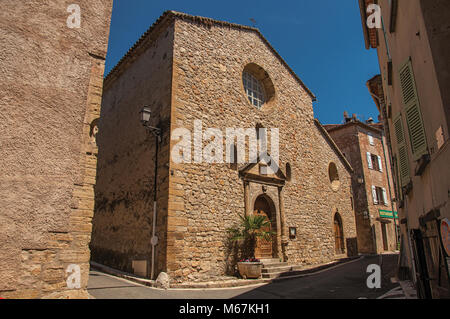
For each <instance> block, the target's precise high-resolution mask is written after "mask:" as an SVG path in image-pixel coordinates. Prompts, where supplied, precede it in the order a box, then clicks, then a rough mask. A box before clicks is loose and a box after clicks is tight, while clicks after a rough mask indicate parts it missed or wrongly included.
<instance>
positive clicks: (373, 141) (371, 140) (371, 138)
mask: <svg viewBox="0 0 450 319" xmlns="http://www.w3.org/2000/svg"><path fill="white" fill-rule="evenodd" d="M367 136H368V137H369V144H370V145H372V146H373V145H375V140H374V139H373V135H372V134H371V133H369V134H367Z"/></svg>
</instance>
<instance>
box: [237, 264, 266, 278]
mask: <svg viewBox="0 0 450 319" xmlns="http://www.w3.org/2000/svg"><path fill="white" fill-rule="evenodd" d="M262 266H263V265H262V263H260V262H257V263H251V262H239V263H238V270H239V274H240V275H241V276H242V278H244V279H247V278H250V279H258V278H260V277H261V270H262Z"/></svg>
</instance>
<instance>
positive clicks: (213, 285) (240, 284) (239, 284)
mask: <svg viewBox="0 0 450 319" xmlns="http://www.w3.org/2000/svg"><path fill="white" fill-rule="evenodd" d="M362 258H364V256H356V257H349V258H345V259H343V260H337V261H334V262H331V263H327V264H323V265H318V266H314V267H312V268H310V269H305V270H297V271H293V272H291V273H294V275H291V276H284V277H278V278H267V279H255V280H244V279H236V280H230V281H223V282H203V283H187V284H171V285H170V288H169V289H168V290H171V289H220V288H244V287H250V286H255V285H264V284H270V283H274V282H280V281H283V280H290V279H294V278H301V277H306V276H311V275H315V274H318V273H321V272H323V271H325V270H330V269H332V268H336V267H339V266H342V265H344V264H348V263H352V262H355V261H358V260H360V259H362ZM90 264H91V266H92V268H94V269H97V270H100V271H102V272H104V273H107V274H110V275H113V276H116V277H120V278H124V279H127V280H130V281H133V282H136V283H139V284H142V285H145V286H148V287H153V288H157V287H156V282H155V280H150V279H144V278H140V277H136V276H133V275H131V274H129V273H126V272H123V271H120V270H117V269H114V268H111V267H108V266H105V265H101V264H99V263H96V262H94V261H91V262H90ZM294 267H295V266H294Z"/></svg>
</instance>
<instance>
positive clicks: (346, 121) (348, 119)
mask: <svg viewBox="0 0 450 319" xmlns="http://www.w3.org/2000/svg"><path fill="white" fill-rule="evenodd" d="M349 121H350V118H349V117H348V112H347V111H345V112H344V123H348V122H349Z"/></svg>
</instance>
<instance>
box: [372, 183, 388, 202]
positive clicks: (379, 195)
mask: <svg viewBox="0 0 450 319" xmlns="http://www.w3.org/2000/svg"><path fill="white" fill-rule="evenodd" d="M372 197H373V203H374V205H388V199H387V192H386V189H385V188H382V187H378V186H372Z"/></svg>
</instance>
